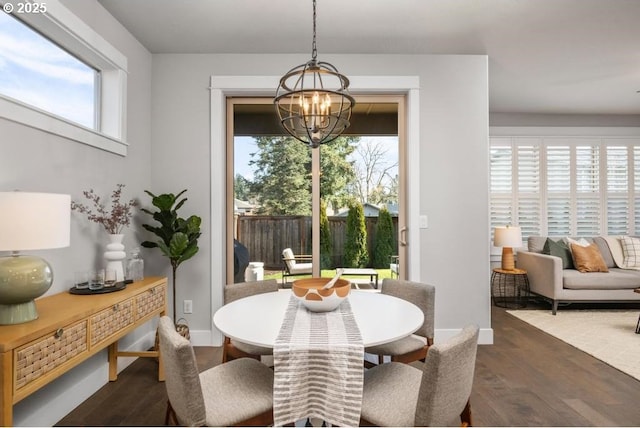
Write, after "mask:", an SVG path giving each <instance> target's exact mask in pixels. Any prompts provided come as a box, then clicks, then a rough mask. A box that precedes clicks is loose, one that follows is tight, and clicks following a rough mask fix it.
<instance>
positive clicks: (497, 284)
mask: <svg viewBox="0 0 640 428" xmlns="http://www.w3.org/2000/svg"><path fill="white" fill-rule="evenodd" d="M491 299H492V300H493V304H494V305H496V306H499V307H501V308H509V309H517V308H524V307H526V306H527V302H528V300H529V278H528V277H527V271H526V270H524V269H513V270H505V269H500V268H496V269H493V273H492V274H491Z"/></svg>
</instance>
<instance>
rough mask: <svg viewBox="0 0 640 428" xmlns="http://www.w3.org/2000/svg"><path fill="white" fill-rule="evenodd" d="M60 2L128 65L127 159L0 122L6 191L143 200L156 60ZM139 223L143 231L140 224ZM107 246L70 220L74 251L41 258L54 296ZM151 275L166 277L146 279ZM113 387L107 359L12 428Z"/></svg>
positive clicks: (133, 338)
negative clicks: (119, 191) (117, 192)
mask: <svg viewBox="0 0 640 428" xmlns="http://www.w3.org/2000/svg"><path fill="white" fill-rule="evenodd" d="M62 2H63V4H64V5H65V6H66V7H67V8H69V9H70V10H71V11H72V12H73V13H75V14H76V15H77V16H79V17H80V18H81V19H82V20H84V21H85V22H86V23H87V24H89V25H90V26H91V27H93V28H94V29H95V30H96V31H97V32H98V33H99V34H100V35H101V36H102V37H103V38H105V39H106V40H107V41H108V42H109V43H111V44H112V45H113V46H115V47H116V48H117V49H118V50H120V52H122V53H123V54H125V55H126V57H127V59H128V70H129V74H128V94H127V95H128V103H127V122H128V129H127V141H128V142H129V144H130V145H129V151H128V155H127V156H126V157H122V156H118V155H115V154H112V153H108V152H105V151H102V150H99V149H96V148H93V147H90V146H87V145H83V144H80V143H77V142H74V141H70V140H66V139H64V138H61V137H57V136H54V135H51V134H47V133H45V132H43V131H39V130H35V129H32V128H29V127H26V126H23V125H19V124H16V123H14V122H9V121H7V120H5V119H2V118H0V135H1V136H2V138H1V139H2V144H1V145H0V190H1V191H8V190H14V189H20V190H23V191H38V192H56V193H67V194H70V195H71V197H72V199H74V200H81V199H82V193H81V192H82V191H83V190H87V189H89V188H93V189H94V190H95V191H96V192H98V193H99V194H104V195H105V197H106V196H109V194H110V193H111V191H112V190H113V189H114V188H115V185H116V184H117V183H123V184H125V185H126V187H125V191H124V197H125V198H127V199H129V198H141V199H143V200H144V199H146V195H144V193H143V189H147V188H149V187H150V185H151V168H150V152H151V117H150V111H151V108H150V100H151V95H150V91H151V84H150V82H151V65H152V58H151V55H150V54H149V52H147V51H146V50H145V49H144V48H143V47H142V46H141V45H140V44H139V43H138V42H137V41H136V40H135V39H133V38H132V37H131V36H130V35H129V33H127V32H126V31H124V30H123V28H122V27H121V25H120V24H119V23H117V22H116V21H115V20H114V19H113V18H112V17H111V15H109V14H108V13H107V12H106V11H105V10H104V9H103V8H102V7H101V6H100V5H98V3H97V2H95V1H93V0H92V1H87V0H62ZM136 222H137V223H138V224H139V223H140V220H139V219H136ZM140 230H141V228H140V227H139V226H138V225H136V226H134V227H131V228H129V229H127V230H126V238H125V242H124V243H125V245H126V247H127V249H131V248H132V247H133V246H137V245H139V242H140V240H141V234H140ZM106 243H107V239H106V235H105V233H104V232H103V230H102V229H101V228H100V227H99V226H97V225H96V224H95V223H88V222H87V220H86V219H85V218H84V217H82V216H80V215H77V214H75V213H72V216H71V246H70V247H68V248H64V249H57V250H50V251H41V252H39V253H40V254H41V255H42V256H43V257H44V258H45V259H47V260H48V261H49V262H50V263H51V265H52V267H53V270H54V275H55V278H54V283H53V286H52V287H51V289H50V290H49V292H48V294H52V293H59V292H63V291H66V290H67V289H68V288H69V287H70V286H71V280H72V278H73V272H74V271H75V270H79V269H89V268H91V267H93V266H96V267H97V266H100V265H102V264H103V263H104V261H103V260H102V253H103V251H104V246H105V245H106ZM3 255H4V254H3ZM151 273H155V274H160V273H163V272H160V271H157V272H152V271H148V274H151ZM87 298H91V297H90V296H87ZM153 333H154V329H153V326H152V325H150V324H149V325H147V326H146V327H143V328H141V329H139V330H138V331H136V332H135V333H133V334H131V335H130V336H127V337H126V338H125V339H124V340H123V341H122V342H121V343H122V347H124V348H130V349H136V350H138V349H143V348H146V347H147V346H148V345H149V344H152V343H153ZM125 360H129V359H123V361H122V362H121V367H122V366H123V365H125V364H126V363H127V361H125ZM107 379H108V376H107V355H106V351H105V352H103V353H100V354H98V355H97V356H95V357H93V358H91V359H90V360H88V361H87V362H85V363H83V364H82V365H81V366H80V367H79V368H77V369H74V370H73V371H72V372H71V373H68V374H66V375H63V376H62V377H61V378H59V379H57V380H56V381H54V382H53V383H52V384H50V385H49V386H47V387H45V388H43V389H42V390H41V391H39V392H37V393H36V394H34V395H32V396H30V397H28V398H26V399H24V400H23V401H21V402H20V403H18V404H17V405H16V406H15V407H14V424H15V425H35V426H50V425H52V424H54V423H56V422H57V421H58V420H59V419H60V418H62V417H63V416H64V415H66V414H67V413H69V411H71V410H72V409H73V408H74V407H75V406H76V405H77V404H79V403H81V402H82V401H84V400H85V399H86V398H87V397H88V396H89V395H90V394H92V393H93V392H95V391H96V390H97V389H98V388H99V387H100V386H102V385H104V384H105V383H106V382H107Z"/></svg>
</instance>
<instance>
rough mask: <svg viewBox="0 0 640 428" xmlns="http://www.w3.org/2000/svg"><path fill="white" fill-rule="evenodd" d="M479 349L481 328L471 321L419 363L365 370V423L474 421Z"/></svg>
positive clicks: (464, 423) (450, 423)
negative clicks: (473, 403) (475, 378)
mask: <svg viewBox="0 0 640 428" xmlns="http://www.w3.org/2000/svg"><path fill="white" fill-rule="evenodd" d="M477 349H478V327H477V326H475V325H470V326H467V327H465V328H463V329H462V331H461V332H460V333H458V334H457V335H455V336H454V337H453V338H451V339H450V340H448V341H447V342H444V343H437V344H435V345H433V346H432V347H431V348H430V349H429V357H428V358H427V359H426V361H425V362H424V363H423V364H422V365H421V366H420V367H419V368H418V366H414V365H409V364H402V363H394V362H390V363H386V364H381V365H379V366H376V367H373V368H372V369H369V370H367V371H365V374H364V387H363V392H362V412H361V423H360V425H371V424H373V425H376V426H396V427H408V426H454V424H455V425H462V426H472V423H473V421H472V419H471V405H470V402H469V398H470V396H471V388H472V386H473V375H474V370H475V364H476V353H477Z"/></svg>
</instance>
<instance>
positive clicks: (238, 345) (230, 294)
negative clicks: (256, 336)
mask: <svg viewBox="0 0 640 428" xmlns="http://www.w3.org/2000/svg"><path fill="white" fill-rule="evenodd" d="M272 291H278V281H276V280H275V279H265V280H260V281H249V282H240V283H236V284H227V285H225V286H224V304H225V305H226V304H227V303H231V302H233V301H234V300H238V299H242V298H243V297H249V296H253V295H255V294H260V293H270V292H272ZM256 328H259V326H256ZM263 355H273V349H271V348H265V347H262V346H255V345H250V344H248V343H244V342H240V341H237V340H231V339H230V338H228V337H225V338H224V344H223V347H222V362H223V363H225V362H227V361H230V360H233V359H236V358H253V359H255V360H258V361H260V360H261V359H262V356H263Z"/></svg>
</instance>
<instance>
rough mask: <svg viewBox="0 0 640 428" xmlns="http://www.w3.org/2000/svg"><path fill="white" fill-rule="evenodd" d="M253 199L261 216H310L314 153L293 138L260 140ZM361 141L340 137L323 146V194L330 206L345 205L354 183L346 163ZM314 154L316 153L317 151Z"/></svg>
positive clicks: (321, 165) (262, 138) (257, 139)
mask: <svg viewBox="0 0 640 428" xmlns="http://www.w3.org/2000/svg"><path fill="white" fill-rule="evenodd" d="M255 141H256V146H257V147H258V151H257V152H256V153H253V154H252V155H251V156H252V160H251V161H249V164H250V165H252V166H254V170H255V173H254V179H253V182H252V183H251V185H250V188H251V195H252V196H254V197H255V199H256V200H257V201H258V203H259V205H260V208H259V210H258V212H259V213H260V214H268V215H311V149H310V148H309V147H307V146H306V145H304V144H303V143H301V142H300V141H298V140H296V139H295V138H292V137H257V138H256V139H255ZM357 142H358V139H357V138H354V137H339V138H337V139H336V140H334V141H332V142H331V143H329V144H324V145H322V146H321V148H320V150H321V154H320V170H321V174H322V176H321V180H320V193H321V194H322V195H323V198H324V199H325V200H326V202H327V203H330V204H333V205H334V206H342V205H344V201H346V200H348V194H347V185H348V184H350V183H351V182H352V181H353V180H354V179H355V173H354V171H353V165H352V164H351V163H350V162H349V161H347V160H346V158H347V156H348V155H349V154H351V153H352V152H353V150H355V145H356V144H357ZM314 150H315V149H314Z"/></svg>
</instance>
